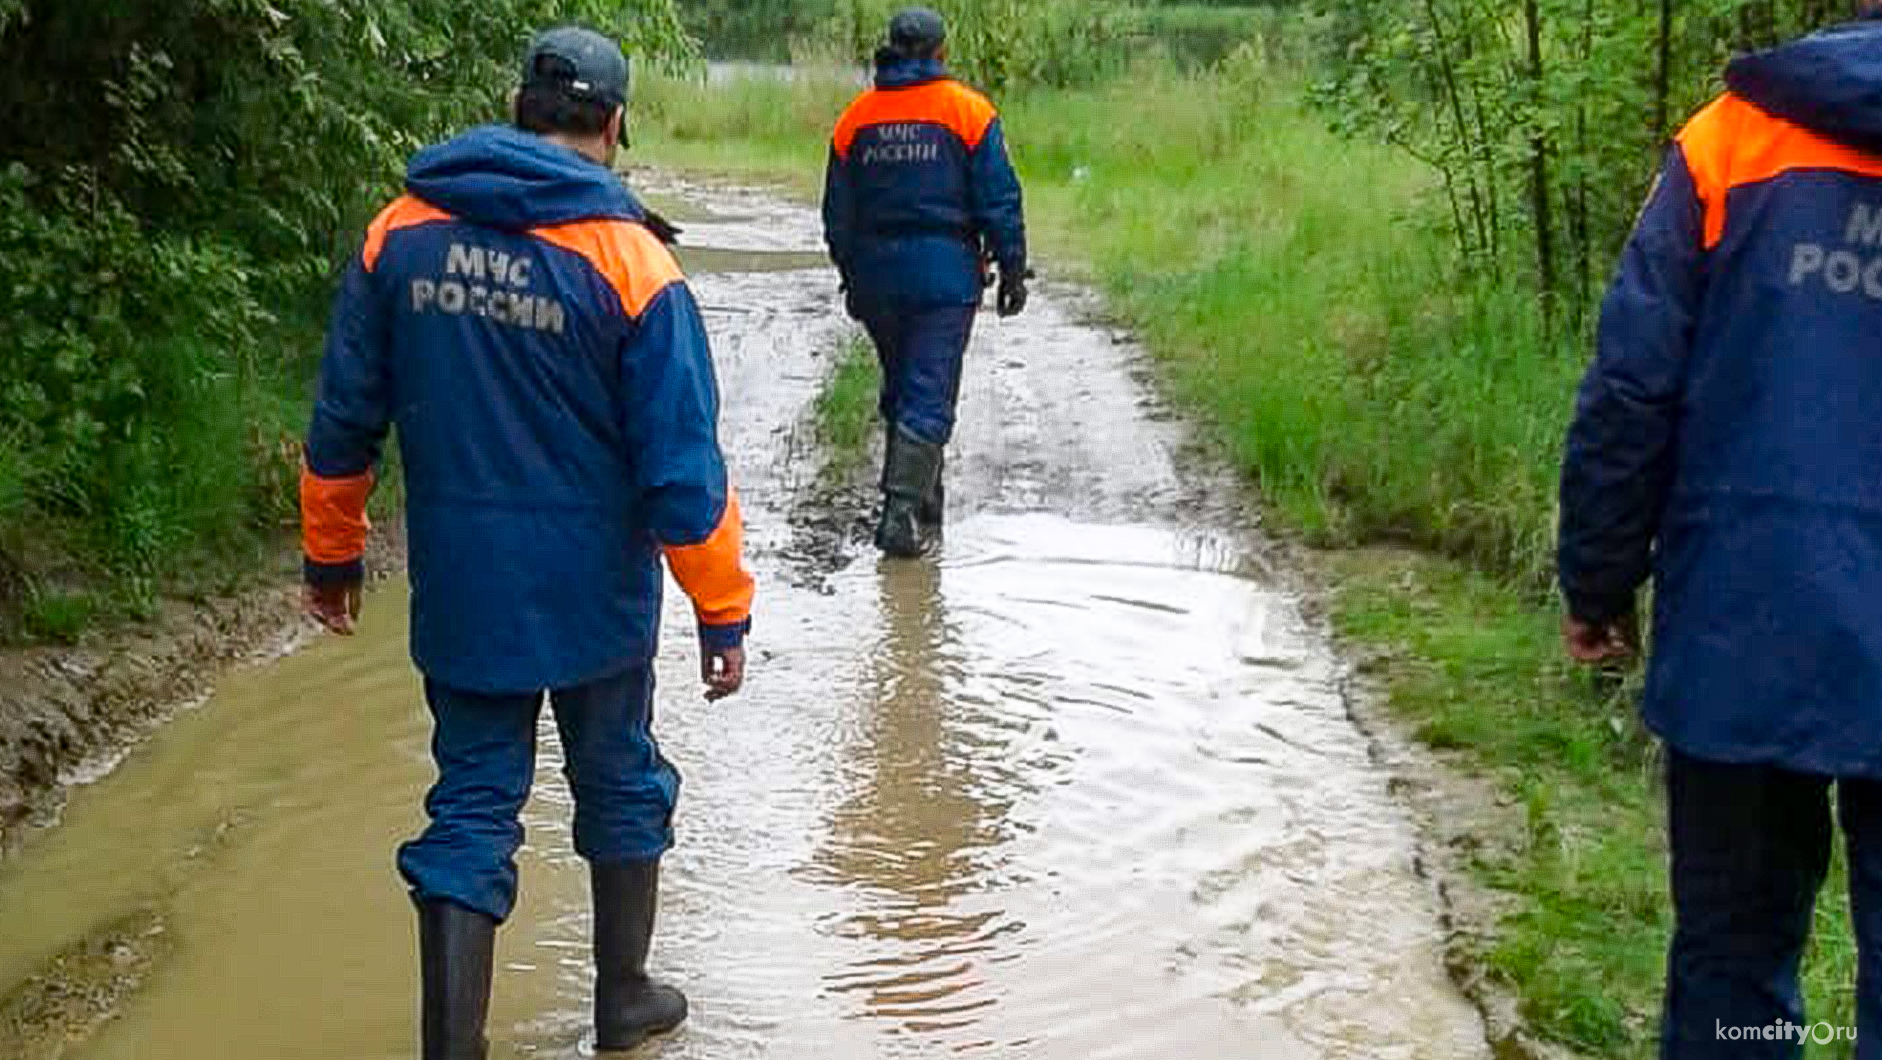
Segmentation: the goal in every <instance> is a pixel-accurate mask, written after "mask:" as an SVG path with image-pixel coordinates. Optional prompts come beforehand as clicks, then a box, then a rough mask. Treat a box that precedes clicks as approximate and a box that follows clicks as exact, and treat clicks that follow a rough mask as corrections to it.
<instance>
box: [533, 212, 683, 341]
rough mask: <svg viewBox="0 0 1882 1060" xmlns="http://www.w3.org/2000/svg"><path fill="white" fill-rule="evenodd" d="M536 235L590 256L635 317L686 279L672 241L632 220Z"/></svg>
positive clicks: (582, 224)
mask: <svg viewBox="0 0 1882 1060" xmlns="http://www.w3.org/2000/svg"><path fill="white" fill-rule="evenodd" d="M530 235H532V236H535V237H536V238H537V239H540V240H542V241H543V242H545V243H548V244H551V245H553V246H558V247H561V248H562V249H564V250H572V251H574V252H575V253H577V254H580V255H581V256H582V257H584V258H587V259H588V262H589V264H591V265H593V266H594V267H595V270H596V271H597V272H600V273H601V275H602V276H604V277H606V278H607V280H608V283H610V284H612V285H613V287H614V290H615V293H616V294H619V295H620V296H621V308H622V309H623V310H624V311H625V312H626V313H627V314H628V315H629V316H635V317H637V316H639V315H640V314H641V313H642V311H644V310H645V309H646V308H647V303H649V302H652V301H653V300H654V296H655V295H657V294H659V293H660V292H661V291H664V290H666V289H667V288H668V287H670V286H672V285H673V284H675V283H678V282H680V281H681V280H684V279H685V278H686V276H685V274H684V273H682V272H680V265H679V262H677V261H674V260H673V254H672V252H671V251H669V250H667V248H666V245H665V244H663V243H661V242H660V240H658V239H656V238H655V237H654V234H653V233H652V232H649V231H647V227H646V226H645V225H640V224H636V223H634V222H632V221H576V222H574V223H572V224H565V225H557V226H556V227H554V228H538V229H536V230H534V231H532V232H531V233H530Z"/></svg>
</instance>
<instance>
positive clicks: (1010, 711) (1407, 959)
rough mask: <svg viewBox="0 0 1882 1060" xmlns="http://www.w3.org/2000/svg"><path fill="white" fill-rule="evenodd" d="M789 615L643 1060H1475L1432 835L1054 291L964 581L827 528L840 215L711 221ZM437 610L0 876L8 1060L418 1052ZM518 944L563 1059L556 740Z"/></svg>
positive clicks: (663, 963) (712, 310)
mask: <svg viewBox="0 0 1882 1060" xmlns="http://www.w3.org/2000/svg"><path fill="white" fill-rule="evenodd" d="M666 190H667V191H668V192H669V193H674V192H677V193H681V194H685V195H690V196H692V197H693V198H694V199H695V200H696V203H698V204H701V205H703V206H704V207H705V208H706V209H709V210H710V211H712V212H713V218H712V219H710V220H707V221H703V222H695V223H692V224H690V225H689V226H688V233H687V239H688V241H689V242H690V243H692V244H693V245H695V246H696V247H699V248H701V249H699V250H697V251H694V252H692V253H690V254H689V259H690V261H689V264H690V266H691V267H692V269H693V270H694V271H695V274H696V277H697V278H696V289H697V291H698V293H699V296H700V299H701V301H702V302H703V304H704V305H705V306H706V307H707V310H708V313H709V322H710V326H711V329H712V331H713V337H714V340H715V345H716V349H717V353H718V358H719V364H720V371H721V378H722V382H723V384H724V390H725V407H726V409H727V415H726V424H725V442H726V446H727V449H728V451H729V452H730V453H731V454H732V457H733V462H734V465H735V469H736V475H737V477H738V480H739V482H740V484H741V488H742V492H743V495H744V498H745V505H746V510H747V518H748V520H749V523H750V526H751V547H752V552H753V561H754V564H755V565H756V567H757V569H758V572H759V575H760V578H761V584H762V588H761V597H760V604H759V611H758V616H757V621H758V626H757V631H756V634H755V639H754V642H753V647H754V652H755V660H754V670H753V674H752V681H751V684H750V686H749V689H748V691H747V693H746V694H745V695H743V696H742V697H740V698H739V699H737V700H735V701H733V702H732V703H731V704H730V705H724V706H718V707H708V706H706V705H704V704H703V703H702V702H700V701H699V700H698V699H697V696H696V694H695V692H694V684H695V678H694V676H693V668H694V666H695V663H694V658H693V650H692V646H691V644H690V643H689V638H688V636H687V634H688V631H689V629H690V622H689V621H687V619H686V616H685V614H684V611H683V608H682V606H681V605H680V603H679V602H678V601H676V600H670V601H669V609H670V614H671V620H670V621H669V624H668V625H669V635H668V638H667V644H666V651H665V655H664V658H663V663H662V678H663V681H664V690H663V693H662V697H661V701H660V708H659V709H660V716H659V730H660V734H661V736H662V738H663V740H664V741H665V743H666V746H667V750H668V754H669V756H670V757H671V758H672V759H673V760H674V761H675V762H676V763H678V765H679V766H680V768H681V769H682V770H683V771H684V773H685V776H686V787H685V793H684V796H683V798H682V808H681V812H680V819H679V829H680V834H681V840H680V845H679V847H678V849H677V850H676V851H675V852H674V854H673V855H672V857H671V859H670V862H669V866H670V871H669V874H668V880H667V886H666V888H665V893H664V896H663V897H664V908H663V918H664V919H663V930H662V934H661V936H660V939H659V942H658V944H657V947H656V953H655V963H656V964H657V966H658V967H659V968H660V969H661V970H663V971H664V972H665V973H667V974H669V975H671V976H672V977H673V978H674V979H675V980H677V981H678V982H680V983H681V984H682V985H683V986H684V987H685V988H686V990H687V991H688V992H689V993H690V994H691V996H692V998H693V1001H694V1018H693V1021H692V1022H691V1023H690V1024H689V1025H688V1026H687V1027H686V1028H685V1030H684V1031H683V1032H682V1033H681V1034H679V1035H678V1036H676V1037H674V1038H673V1039H671V1040H670V1041H668V1042H666V1043H664V1044H662V1045H660V1046H658V1047H657V1048H655V1049H653V1050H651V1051H650V1052H649V1053H648V1055H658V1056H661V1057H669V1058H673V1060H691V1058H711V1060H734V1058H740V1057H776V1058H804V1060H810V1058H816V1060H848V1058H868V1057H918V1056H919V1057H930V1056H949V1055H957V1054H958V1055H968V1056H989V1057H1025V1058H1037V1060H1097V1058H1111V1057H1115V1058H1143V1060H1152V1058H1155V1060H1169V1058H1177V1057H1180V1058H1186V1060H1187V1058H1197V1060H1241V1058H1276V1060H1291V1058H1354V1060H1358V1058H1365V1060H1393V1058H1406V1060H1412V1058H1429V1060H1459V1058H1470V1057H1476V1056H1483V1055H1485V1049H1484V1046H1483V1033H1482V1029H1481V1027H1480V1026H1479V1023H1478V1019H1477V1016H1476V1014H1475V1013H1474V1012H1473V1011H1472V1010H1471V1009H1470V1008H1469V1006H1467V1005H1466V1004H1465V1003H1464V1002H1463V1001H1462V1000H1461V999H1460V998H1459V997H1457V995H1456V994H1455V993H1454V992H1453V990H1452V989H1451V988H1450V986H1449V984H1448V983H1447V981H1446V978H1445V975H1444V972H1443V969H1442V967H1441V963H1440V960H1439V958H1438V956H1437V950H1438V943H1439V939H1438V934H1439V929H1438V926H1437V924H1438V912H1437V909H1436V907H1435V900H1434V898H1433V896H1432V894H1431V893H1430V889H1429V887H1428V885H1427V884H1425V883H1424V882H1423V881H1421V880H1419V879H1418V878H1417V877H1416V876H1415V875H1414V873H1413V871H1412V865H1413V861H1414V855H1415V839H1414V835H1413V828H1412V825H1411V823H1410V821H1409V820H1408V818H1407V815H1406V813H1405V812H1404V811H1403V810H1402V809H1401V808H1400V807H1399V806H1398V805H1396V804H1395V803H1394V801H1393V800H1392V799H1391V798H1390V797H1389V796H1388V794H1387V791H1386V781H1387V777H1386V776H1385V775H1384V773H1383V772H1382V771H1381V770H1379V769H1378V768H1376V767H1375V766H1374V765H1373V764H1372V763H1371V760H1370V758H1369V756H1368V748H1367V743H1366V740H1365V738H1364V737H1363V736H1362V735H1361V734H1360V733H1359V732H1358V731H1357V730H1356V729H1355V728H1354V726H1353V725H1352V724H1351V722H1350V721H1349V720H1348V717H1347V712H1346V708H1345V705H1344V703H1343V701H1342V698H1341V695H1340V691H1339V687H1338V678H1339V670H1338V667H1337V662H1336V660H1335V659H1334V658H1333V657H1332V656H1331V654H1330V653H1329V650H1328V648H1327V645H1326V643H1325V642H1324V640H1323V639H1322V636H1321V634H1320V633H1319V632H1318V631H1317V630H1316V629H1315V628H1314V627H1313V625H1312V624H1311V623H1309V622H1307V621H1306V620H1304V619H1303V617H1302V615H1301V613H1300V610H1299V606H1298V602H1297V601H1296V600H1295V599H1293V598H1292V597H1290V595H1289V594H1288V593H1287V592H1286V591H1284V590H1283V589H1282V588H1280V587H1279V586H1280V583H1279V582H1278V581H1277V580H1276V579H1274V578H1273V577H1271V576H1270V575H1269V573H1268V572H1267V570H1266V567H1265V564H1264V559H1263V555H1262V553H1261V551H1260V543H1259V541H1258V540H1256V539H1253V538H1252V537H1250V536H1249V534H1248V532H1247V530H1246V527H1247V526H1248V525H1249V518H1248V515H1247V513H1246V512H1245V511H1242V510H1241V509H1240V508H1239V507H1238V506H1237V504H1236V503H1235V501H1234V493H1233V491H1232V489H1230V488H1229V487H1228V484H1227V483H1226V482H1225V481H1224V480H1222V479H1221V478H1219V477H1217V476H1216V475H1215V473H1213V472H1211V471H1209V470H1208V469H1207V468H1206V467H1205V466H1202V465H1200V464H1199V463H1198V462H1197V461H1195V460H1194V459H1192V458H1190V457H1187V456H1185V455H1184V447H1185V440H1184V434H1183V432H1182V430H1181V429H1180V427H1179V426H1178V425H1177V424H1175V423H1174V422H1172V420H1171V419H1170V417H1168V416H1167V415H1165V414H1164V413H1162V412H1161V411H1160V409H1159V407H1158V405H1157V404H1156V402H1155V401H1154V400H1153V399H1152V398H1151V397H1150V395H1149V393H1148V392H1147V390H1146V389H1145V388H1144V387H1143V386H1142V385H1141V384H1140V382H1138V381H1137V380H1136V379H1135V378H1134V377H1133V370H1134V366H1135V365H1136V363H1137V361H1138V354H1137V353H1136V352H1135V351H1134V350H1132V349H1131V348H1130V347H1128V346H1127V345H1123V344H1120V343H1119V342H1117V341H1114V339H1113V337H1112V336H1110V335H1109V334H1108V333H1106V332H1105V331H1104V330H1103V329H1101V328H1097V327H1094V326H1090V325H1087V324H1085V323H1082V322H1081V320H1082V314H1081V310H1080V304H1079V296H1078V294H1077V293H1076V292H1074V291H1069V290H1060V289H1054V288H1052V287H1050V286H1048V287H1047V288H1046V289H1045V291H1044V292H1043V297H1041V298H1038V299H1037V300H1036V301H1035V308H1034V310H1033V311H1032V312H1031V313H1030V314H1029V315H1028V316H1026V317H1025V318H1023V319H1021V320H1018V321H1013V322H996V321H994V320H993V319H992V318H991V316H989V317H987V318H985V319H986V323H985V324H984V325H983V326H982V328H981V330H980V333H979V336H978V338H977V340H976V343H975V346H974V350H973V353H972V361H971V364H970V366H969V370H968V377H967V378H968V382H967V385H966V392H965V398H964V404H963V412H962V423H961V430H960V437H959V439H958V441H957V444H956V447H955V454H954V457H953V461H952V466H951V479H950V486H951V493H950V505H951V511H950V520H951V523H950V532H949V536H948V540H947V543H946V547H945V550H944V553H943V554H942V556H941V557H940V558H939V560H938V562H928V563H903V564H887V565H885V564H880V563H879V562H878V561H877V559H876V558H875V557H874V555H873V554H871V553H870V552H869V551H868V549H867V548H866V545H865V543H864V542H862V541H861V540H858V539H856V538H854V537H853V536H852V535H851V533H850V532H849V531H850V528H851V525H852V523H851V520H849V519H847V518H844V517H843V516H842V515H841V514H833V513H831V512H828V511H825V510H822V508H821V507H820V502H819V501H818V500H817V495H818V491H817V490H816V489H815V484H816V482H817V478H818V470H819V467H820V464H821V460H822V458H821V455H820V454H819V453H818V452H817V450H816V447H815V445H814V444H813V442H812V440H811V437H810V433H809V430H808V428H807V426H806V419H807V409H808V406H809V405H810V403H811V401H812V400H813V398H814V397H815V395H816V393H817V391H818V389H819V386H820V382H821V380H822V378H823V377H824V375H825V373H826V372H827V371H828V369H829V367H830V364H831V359H832V357H833V356H834V351H835V349H836V347H837V345H838V343H839V341H840V339H841V336H842V335H843V333H844V331H845V324H844V322H843V321H842V320H841V318H840V314H838V313H837V312H836V310H835V307H836V304H837V302H836V291H835V283H834V277H833V276H832V275H831V274H830V273H829V272H828V271H826V270H823V269H820V268H816V267H812V266H814V265H815V264H816V261H817V259H816V258H815V256H814V251H815V250H816V249H817V240H816V228H815V222H814V219H813V217H812V216H811V214H810V213H809V212H808V211H806V210H803V209H801V208H797V207H794V206H789V205H785V204H782V203H780V202H777V201H775V200H771V199H768V198H765V197H764V196H762V195H758V194H755V193H740V192H727V191H712V192H705V191H701V190H699V189H685V188H680V187H678V186H673V187H669V188H667V189H666ZM403 607H404V598H403V595H402V593H401V592H400V591H398V590H397V589H391V590H387V591H384V592H381V593H379V594H378V595H377V596H375V597H374V598H373V600H372V601H371V603H370V605H369V608H368V613H367V615H366V619H365V623H364V630H365V632H364V634H363V635H362V636H361V637H360V638H358V639H357V640H355V641H352V642H345V643H343V642H339V641H333V640H327V641H322V642H320V643H317V644H315V645H313V646H311V647H310V648H309V649H308V650H306V651H303V652H301V653H299V654H297V655H295V656H293V657H291V658H288V659H285V660H283V661H281V662H279V663H276V664H273V665H271V666H269V667H267V668H265V669H261V670H255V671H251V672H248V673H244V674H241V675H238V676H236V677H233V678H231V679H229V680H228V681H227V682H226V683H225V685H224V687H223V688H222V690H221V691H220V692H219V693H218V695H217V696H216V697H215V698H214V699H212V700H211V701H210V702H208V703H207V704H205V705H204V706H203V707H201V708H200V709H198V710H195V711H192V712H189V713H187V714H185V715H184V716H182V717H181V718H180V719H179V720H178V721H177V722H175V723H174V724H173V725H171V726H170V727H169V728H168V729H167V730H165V731H164V732H162V733H161V734H159V735H158V736H157V737H156V738H154V739H153V740H152V741H150V743H148V744H147V745H146V746H144V747H143V748H142V749H140V750H139V751H138V753H137V754H135V755H134V756H133V757H132V758H131V759H130V760H129V761H128V762H127V763H126V764H125V765H123V766H122V767H121V768H119V769H118V770H117V771H116V772H114V773H113V774H112V775H110V776H109V777H107V778H105V779H103V780H101V781H99V782H98V783H96V784H94V785H92V786H91V787H89V788H86V789H84V790H81V791H79V792H77V793H75V795H74V797H73V798H72V801H71V804H70V807H69V809H68V811H67V813H66V819H65V823H64V824H63V826H62V827H60V828H58V829H56V830H54V831H52V832H49V833H47V834H45V835H43V836H41V837H39V838H38V839H37V840H36V841H35V842H34V843H33V844H32V845H31V846H30V848H29V849H28V850H27V851H26V852H25V853H24V854H23V855H22V856H20V857H18V858H16V859H15V860H13V861H12V862H10V863H8V864H7V865H6V866H5V868H4V869H3V870H0V997H8V996H10V997H11V1000H10V1001H7V1002H6V1003H5V1004H4V1005H0V1056H7V1057H9V1058H11V1057H14V1056H16V1055H17V1056H19V1057H22V1058H24V1060H51V1058H55V1057H72V1058H78V1060H107V1058H109V1060H131V1058H137V1060H201V1058H209V1057H217V1058H220V1057H231V1058H233V1057H243V1058H264V1057H265V1058H269V1060H290V1058H308V1060H313V1058H320V1060H334V1058H347V1060H378V1058H394V1057H408V1056H410V1055H412V1048H413V1046H412V1033H413V1030H412V1029H413V1024H414V1011H415V1000H414V998H415V985H414V982H413V969H414V964H415V958H414V953H413V941H412V926H411V919H412V918H411V915H410V910H409V908H408V906H407V905H406V902H405V899H404V896H403V895H402V893H401V891H400V889H399V885H398V882H397V879H396V877H395V875H394V872H393V869H392V850H393V846H394V844H395V843H396V842H397V841H398V840H399V839H400V838H402V837H404V836H406V835H409V834H411V833H413V832H414V831H415V830H416V829H417V828H418V827H419V823H420V809H419V802H420V796H421V794H422V792H423V789H424V787H425V785H426V784H427V782H428V781H429V778H430V769H429V764H428V761H427V758H426V751H425V747H426V738H427V729H426V716H425V713H424V711H423V709H422V706H421V704H420V700H419V691H418V685H417V681H416V679H415V678H414V676H413V674H412V672H411V669H410V666H409V664H408V662H407V659H406V654H405V645H404V637H405V623H404V619H403ZM541 746H542V752H541V753H542V765H543V769H542V770H541V772H540V776H539V785H538V788H537V794H536V798H535V799H534V801H533V802H532V804H531V806H530V808H529V810H528V812H527V824H528V828H529V838H528V846H527V847H526V848H525V850H524V853H523V857H522V861H523V879H524V897H523V905H522V907H521V909H520V910H519V912H518V915H517V917H516V919H515V921H514V922H513V923H512V924H511V925H510V926H509V927H508V928H507V929H506V931H505V932H504V934H503V935H502V937H501V944H500V945H501V949H500V954H499V973H498V977H497V983H496V998H495V1003H494V1011H493V1018H492V1035H493V1039H494V1042H493V1055H494V1056H496V1057H573V1056H577V1055H581V1054H582V1052H583V1051H584V1050H585V1049H586V1048H587V1047H586V1045H585V1044H584V1042H583V1035H584V1032H585V1021H586V1010H587V996H588V993H587V992H588V973H587V960H586V904H587V899H586V873H585V872H584V870H583V868H582V866H581V865H580V863H579V862H578V861H577V860H576V859H575V858H574V857H573V855H572V854H571V852H570V850H569V841H568V834H567V830H568V810H569V807H568V795H567V789H566V788H565V787H564V785H563V783H562V780H561V777H560V775H559V772H558V770H557V766H558V752H557V749H556V745H555V740H554V736H553V727H552V726H551V727H549V728H546V729H545V731H544V734H543V740H542V744H541Z"/></svg>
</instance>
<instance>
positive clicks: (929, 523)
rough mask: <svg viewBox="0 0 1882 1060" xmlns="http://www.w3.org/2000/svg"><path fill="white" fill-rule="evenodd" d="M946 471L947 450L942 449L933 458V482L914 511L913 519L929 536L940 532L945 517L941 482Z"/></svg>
mask: <svg viewBox="0 0 1882 1060" xmlns="http://www.w3.org/2000/svg"><path fill="white" fill-rule="evenodd" d="M947 473H948V458H947V450H945V449H943V450H942V451H941V453H940V455H939V456H937V457H936V458H935V463H934V483H933V485H930V486H929V487H928V492H927V494H926V495H925V496H923V497H922V499H921V507H920V508H919V509H917V510H916V511H915V521H916V522H917V523H920V524H921V528H922V530H923V531H924V532H925V533H927V534H928V535H929V536H930V537H935V536H938V535H939V534H940V533H941V523H942V521H943V520H945V519H946V518H947V514H948V495H947V487H946V486H943V485H942V484H941V483H942V480H944V479H946V478H947Z"/></svg>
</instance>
